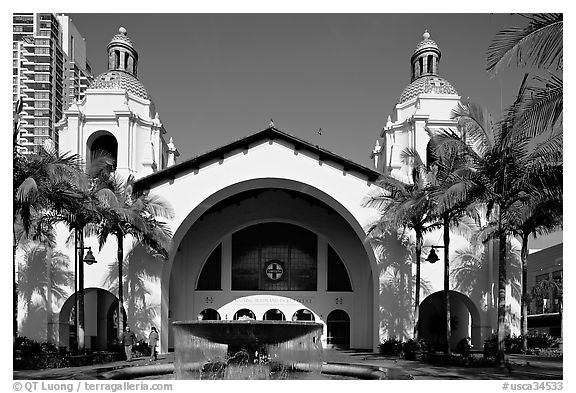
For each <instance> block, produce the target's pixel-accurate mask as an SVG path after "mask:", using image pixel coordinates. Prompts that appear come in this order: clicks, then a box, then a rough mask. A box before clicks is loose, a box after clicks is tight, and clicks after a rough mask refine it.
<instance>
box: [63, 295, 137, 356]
mask: <svg viewBox="0 0 576 393" xmlns="http://www.w3.org/2000/svg"><path fill="white" fill-rule="evenodd" d="M75 303H76V296H75V295H72V296H70V297H69V298H68V299H67V300H66V301H65V302H64V304H63V305H62V308H61V309H60V315H59V337H60V342H59V345H60V346H65V347H68V348H72V347H73V346H74V345H75V340H76V337H75V332H76V326H75V318H74V313H75V312H76V310H75V308H76V307H75ZM117 309H118V298H117V297H116V296H114V295H113V294H112V293H111V292H109V291H107V290H105V289H101V288H86V289H84V324H85V329H84V334H85V338H84V343H85V346H86V349H92V350H106V349H108V348H110V347H111V346H112V344H113V343H114V341H115V340H116V338H117V329H118V321H117V315H118V313H117V311H116V310H117ZM124 318H126V314H124Z"/></svg>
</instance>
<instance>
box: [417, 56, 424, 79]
mask: <svg viewBox="0 0 576 393" xmlns="http://www.w3.org/2000/svg"><path fill="white" fill-rule="evenodd" d="M418 63H419V64H420V75H422V74H423V73H424V58H423V57H421V58H419V59H418Z"/></svg>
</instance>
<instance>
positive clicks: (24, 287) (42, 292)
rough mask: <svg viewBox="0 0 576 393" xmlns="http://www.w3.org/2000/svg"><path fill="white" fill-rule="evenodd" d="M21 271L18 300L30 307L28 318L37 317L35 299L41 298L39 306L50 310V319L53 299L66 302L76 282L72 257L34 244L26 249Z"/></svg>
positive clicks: (20, 267)
mask: <svg viewBox="0 0 576 393" xmlns="http://www.w3.org/2000/svg"><path fill="white" fill-rule="evenodd" d="M18 270H19V274H18V288H19V293H18V296H19V298H20V299H21V300H22V301H23V303H24V304H26V306H27V310H28V311H27V317H28V318H31V316H32V315H33V311H32V310H33V306H34V302H33V297H34V295H37V296H39V297H40V299H41V302H40V304H37V306H39V307H40V309H43V310H46V311H47V312H48V318H50V313H51V311H52V296H54V297H55V300H57V301H58V300H60V299H63V298H65V297H66V296H67V295H68V291H69V289H70V286H71V283H72V281H73V279H74V276H73V274H72V272H71V271H70V269H69V259H68V256H66V255H64V254H62V253H60V252H54V251H53V250H52V248H51V247H49V246H44V245H40V244H33V245H31V246H26V247H25V248H24V254H23V258H22V260H21V262H20V266H19V269H18ZM36 328H39V326H36ZM48 339H50V334H49V333H48Z"/></svg>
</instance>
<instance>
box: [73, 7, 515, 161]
mask: <svg viewBox="0 0 576 393" xmlns="http://www.w3.org/2000/svg"><path fill="white" fill-rule="evenodd" d="M70 15H71V16H72V19H73V23H74V24H75V25H76V27H77V28H78V30H79V31H80V32H81V34H82V35H83V36H84V37H85V38H86V42H87V46H88V48H87V50H88V59H89V61H90V63H91V65H92V70H93V73H94V74H95V75H97V74H100V73H102V72H104V71H106V67H107V55H106V45H107V44H108V43H109V41H110V39H111V38H112V36H113V35H114V34H116V33H117V32H118V28H119V27H120V26H124V27H125V28H126V29H127V31H128V36H129V37H130V39H131V40H132V42H133V43H134V45H135V47H136V49H137V50H138V52H139V65H138V77H139V79H140V80H141V81H142V83H143V84H144V86H145V87H146V88H147V89H148V92H149V93H150V94H151V96H152V99H153V100H154V102H155V103H156V107H157V110H158V113H159V115H160V119H161V120H162V122H163V123H164V126H165V127H166V129H167V131H168V136H173V137H174V142H175V144H176V146H177V148H178V149H179V151H180V154H181V156H180V160H181V161H182V160H183V159H187V158H191V157H193V156H196V155H199V154H202V153H204V152H206V151H208V150H211V149H213V148H216V147H219V146H221V145H224V144H226V143H229V142H231V141H234V140H236V139H240V138H242V137H244V136H246V135H250V134H252V133H255V132H257V131H260V130H263V129H264V128H266V127H267V126H268V122H269V119H270V118H273V119H274V122H275V125H276V127H277V128H279V129H281V130H283V131H286V132H288V133H291V134H293V135H295V136H298V137H300V138H303V139H306V140H308V141H310V142H313V143H314V144H319V145H320V146H323V147H325V148H327V149H329V150H331V151H333V152H335V153H337V154H340V155H343V156H345V157H347V158H349V159H351V160H353V161H356V162H358V163H360V164H364V165H371V163H370V158H369V155H370V151H371V150H372V148H373V146H374V143H375V139H376V137H377V136H378V134H379V132H380V130H381V129H382V127H383V126H384V124H385V123H386V119H387V117H388V115H389V114H391V113H392V109H393V107H394V105H395V103H396V100H397V99H398V97H399V95H400V93H401V92H402V90H403V89H404V88H405V87H406V86H407V85H408V84H409V83H410V73H409V70H410V68H409V65H410V56H411V55H412V53H413V52H414V49H415V48H416V45H417V44H418V43H419V42H420V41H421V40H422V33H423V32H424V30H425V29H428V31H429V32H430V34H431V38H432V39H433V40H435V41H436V43H437V44H438V46H439V47H440V49H441V51H442V58H441V62H440V68H439V73H440V75H441V76H443V77H445V78H446V79H447V80H449V81H450V82H451V83H452V85H453V86H454V87H455V88H456V89H457V90H458V92H459V93H460V95H461V96H462V98H464V99H466V98H467V97H470V100H472V101H476V102H478V103H480V104H482V105H485V106H487V107H488V109H489V110H490V111H491V112H492V114H493V115H494V116H499V114H500V109H501V102H502V103H503V105H504V106H506V105H508V104H510V103H511V102H512V99H513V97H514V95H515V93H516V91H517V89H518V87H519V84H520V80H521V78H522V75H523V71H522V70H518V69H516V68H509V69H504V70H503V71H502V72H501V73H499V74H498V75H497V76H496V77H494V78H491V77H490V76H489V75H488V74H487V73H486V71H485V65H486V49H487V48H488V45H489V44H490V42H491V40H492V38H493V37H494V35H495V34H496V33H497V32H498V31H499V30H501V29H502V28H504V27H506V26H513V25H521V26H523V25H525V21H524V19H523V18H522V17H520V16H518V15H510V14H487V13H486V14H374V13H372V14H250V13H248V14H156V13H155V14H70ZM501 92H502V95H501ZM501 98H502V100H501ZM320 127H321V128H322V130H323V131H322V136H319V135H318V134H317V132H316V131H317V130H318V129H319V128H320Z"/></svg>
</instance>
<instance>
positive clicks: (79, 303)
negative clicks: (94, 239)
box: [74, 246, 97, 351]
mask: <svg viewBox="0 0 576 393" xmlns="http://www.w3.org/2000/svg"><path fill="white" fill-rule="evenodd" d="M75 248H76V251H77V252H75V253H74V259H75V263H74V268H75V270H76V271H75V277H76V280H75V282H74V285H75V288H74V289H75V293H76V313H75V314H76V315H75V316H74V319H75V321H74V322H75V323H76V351H78V346H79V343H80V335H82V343H84V264H83V263H82V264H78V251H80V255H82V252H83V251H84V250H88V252H86V255H84V257H83V258H82V262H85V263H87V264H88V265H92V264H93V263H97V261H96V258H94V254H93V253H92V247H83V246H76V247H75ZM80 309H82V321H81V322H82V327H80V324H79V323H78V322H79V320H78V318H79V315H80ZM81 349H84V345H82V348H81Z"/></svg>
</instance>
